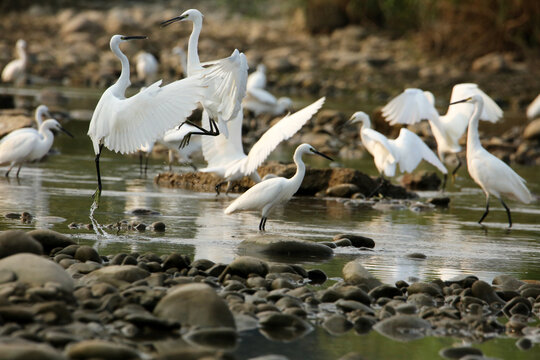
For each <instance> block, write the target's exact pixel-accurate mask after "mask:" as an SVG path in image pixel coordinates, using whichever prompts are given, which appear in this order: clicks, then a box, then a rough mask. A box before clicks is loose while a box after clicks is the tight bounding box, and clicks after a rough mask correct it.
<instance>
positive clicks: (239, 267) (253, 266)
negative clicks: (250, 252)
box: [228, 256, 268, 278]
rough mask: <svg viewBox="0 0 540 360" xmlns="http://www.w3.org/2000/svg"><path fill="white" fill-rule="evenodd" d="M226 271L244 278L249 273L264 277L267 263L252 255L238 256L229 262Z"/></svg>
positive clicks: (266, 271)
mask: <svg viewBox="0 0 540 360" xmlns="http://www.w3.org/2000/svg"><path fill="white" fill-rule="evenodd" d="M228 273H229V274H232V275H238V276H241V277H244V278H247V277H248V275H249V274H256V275H259V276H262V277H264V276H266V274H268V264H267V263H266V262H265V261H263V260H260V259H257V258H255V257H252V256H240V257H237V258H236V259H234V260H233V262H231V263H230V264H229V266H228Z"/></svg>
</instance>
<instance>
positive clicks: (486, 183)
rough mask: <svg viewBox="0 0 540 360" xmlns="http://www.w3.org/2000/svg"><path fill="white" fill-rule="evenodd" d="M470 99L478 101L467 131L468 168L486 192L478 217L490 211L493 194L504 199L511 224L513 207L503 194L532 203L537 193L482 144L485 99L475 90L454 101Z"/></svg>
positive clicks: (472, 101)
mask: <svg viewBox="0 0 540 360" xmlns="http://www.w3.org/2000/svg"><path fill="white" fill-rule="evenodd" d="M464 102H470V103H472V104H474V110H473V113H472V114H471V116H470V118H469V130H468V131H467V169H468V170H469V175H471V177H472V178H473V180H474V181H475V182H476V183H477V184H478V185H479V186H480V187H481V188H482V190H483V191H484V194H486V211H485V212H484V214H483V215H482V217H481V218H480V220H479V221H478V223H479V224H480V223H482V221H483V220H484V218H485V217H486V216H487V214H488V213H489V196H490V195H493V196H495V197H496V198H497V199H499V200H500V201H501V204H502V205H503V206H504V208H505V210H506V214H507V216H508V226H509V227H512V217H511V215H510V209H509V208H508V206H506V204H505V203H504V201H503V199H502V197H503V196H505V197H509V198H512V199H515V200H518V201H521V202H522V203H525V204H528V203H530V202H531V201H533V197H532V195H531V193H530V191H529V189H527V186H526V185H525V180H524V179H523V178H522V177H521V176H519V175H518V174H517V173H516V172H515V171H514V170H512V168H511V167H510V166H508V165H506V164H505V163H504V162H503V161H502V160H500V159H499V158H497V157H496V156H494V155H492V154H490V153H489V152H488V151H487V150H486V149H484V148H483V147H482V144H481V143H480V137H479V136H478V120H479V119H480V114H482V111H483V107H484V99H483V97H482V96H481V95H478V94H475V95H473V96H471V97H468V98H467V99H464V100H459V101H456V102H453V103H451V104H450V105H452V106H453V105H454V104H460V103H464Z"/></svg>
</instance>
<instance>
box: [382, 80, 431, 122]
mask: <svg viewBox="0 0 540 360" xmlns="http://www.w3.org/2000/svg"><path fill="white" fill-rule="evenodd" d="M382 114H383V116H384V117H385V118H386V121H388V122H389V123H390V124H391V125H395V124H415V123H417V122H419V121H421V120H424V119H426V120H429V119H434V118H436V117H438V116H439V113H438V112H437V109H435V107H434V106H433V104H432V103H431V102H430V99H428V98H427V97H426V95H425V94H424V92H423V91H422V90H420V89H412V88H410V89H405V91H403V92H402V93H401V94H400V95H398V96H396V97H395V98H394V99H392V100H391V101H390V102H389V103H388V104H386V105H385V106H384V107H383V109H382Z"/></svg>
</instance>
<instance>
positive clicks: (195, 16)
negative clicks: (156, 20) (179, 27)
mask: <svg viewBox="0 0 540 360" xmlns="http://www.w3.org/2000/svg"><path fill="white" fill-rule="evenodd" d="M202 19H203V14H202V13H201V12H200V11H199V10H197V9H189V10H186V11H184V12H183V13H182V15H180V16H177V17H173V18H172V19H169V20H165V21H163V22H161V27H165V26H169V25H171V24H172V23H175V22H177V21H193V22H201V23H202Z"/></svg>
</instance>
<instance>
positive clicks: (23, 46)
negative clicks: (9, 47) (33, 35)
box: [15, 39, 26, 49]
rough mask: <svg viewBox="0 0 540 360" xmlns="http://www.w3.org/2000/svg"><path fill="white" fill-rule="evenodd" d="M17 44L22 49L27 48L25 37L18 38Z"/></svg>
mask: <svg viewBox="0 0 540 360" xmlns="http://www.w3.org/2000/svg"><path fill="white" fill-rule="evenodd" d="M15 46H16V47H18V48H20V49H26V41H24V40H23V39H19V40H17V43H16V44H15Z"/></svg>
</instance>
